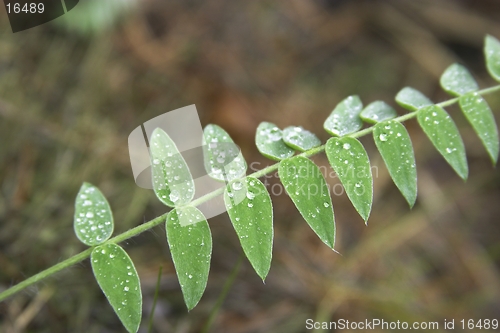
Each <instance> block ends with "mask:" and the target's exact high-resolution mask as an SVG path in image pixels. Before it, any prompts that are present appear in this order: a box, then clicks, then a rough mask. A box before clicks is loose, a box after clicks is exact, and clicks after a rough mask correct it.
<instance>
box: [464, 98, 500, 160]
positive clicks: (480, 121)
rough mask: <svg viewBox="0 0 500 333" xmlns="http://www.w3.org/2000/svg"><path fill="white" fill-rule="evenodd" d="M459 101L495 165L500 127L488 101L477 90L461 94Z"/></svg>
mask: <svg viewBox="0 0 500 333" xmlns="http://www.w3.org/2000/svg"><path fill="white" fill-rule="evenodd" d="M459 103H460V108H461V109H462V112H463V113H464V115H465V117H466V118H467V120H468V121H469V123H470V124H471V125H472V127H473V128H474V131H475V132H476V133H477V135H478V136H479V138H480V139H481V141H482V142H483V145H484V147H485V148H486V151H487V152H488V154H489V155H490V158H491V161H492V162H493V165H495V164H496V162H497V160H498V128H497V125H496V122H495V117H494V116H493V113H492V112H491V109H490V107H489V105H488V103H487V102H486V101H485V100H484V98H483V97H481V95H479V94H478V93H476V92H472V93H468V94H465V95H463V96H461V97H460V100H459Z"/></svg>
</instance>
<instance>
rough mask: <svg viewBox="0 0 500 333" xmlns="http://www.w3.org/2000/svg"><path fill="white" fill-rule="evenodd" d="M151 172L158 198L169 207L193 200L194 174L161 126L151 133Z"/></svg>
mask: <svg viewBox="0 0 500 333" xmlns="http://www.w3.org/2000/svg"><path fill="white" fill-rule="evenodd" d="M150 151H151V173H152V175H153V188H154V191H155V193H156V196H157V197H158V199H160V201H161V202H163V203H164V204H165V205H167V206H169V207H177V206H182V205H185V204H188V203H189V202H190V201H191V200H193V196H194V181H193V176H191V172H190V171H189V168H188V166H187V164H186V161H185V160H184V157H182V155H181V154H180V153H179V150H177V146H176V145H175V143H174V141H173V140H172V139H171V138H170V137H169V136H168V134H167V133H165V131H163V130H162V129H161V128H156V129H155V130H154V131H153V134H152V135H151V141H150Z"/></svg>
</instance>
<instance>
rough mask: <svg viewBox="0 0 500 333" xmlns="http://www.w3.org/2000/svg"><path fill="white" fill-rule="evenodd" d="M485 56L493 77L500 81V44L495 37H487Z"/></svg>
mask: <svg viewBox="0 0 500 333" xmlns="http://www.w3.org/2000/svg"><path fill="white" fill-rule="evenodd" d="M484 56H485V57H486V67H487V68H488V72H489V73H490V75H491V77H493V78H494V79H495V80H496V81H500V42H499V41H498V39H496V38H495V37H493V36H490V35H487V36H486V38H485V40H484Z"/></svg>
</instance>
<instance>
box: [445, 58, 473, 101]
mask: <svg viewBox="0 0 500 333" xmlns="http://www.w3.org/2000/svg"><path fill="white" fill-rule="evenodd" d="M439 82H440V83H441V87H442V88H443V89H444V91H446V92H447V93H449V94H451V95H453V96H460V95H463V94H466V93H468V92H471V91H476V90H478V89H479V87H478V85H477V83H476V80H474V78H473V77H472V75H471V74H470V72H469V71H468V70H467V68H465V67H464V66H462V65H459V64H453V65H451V66H450V67H448V68H447V69H446V70H445V71H444V73H443V75H441V79H440V81H439Z"/></svg>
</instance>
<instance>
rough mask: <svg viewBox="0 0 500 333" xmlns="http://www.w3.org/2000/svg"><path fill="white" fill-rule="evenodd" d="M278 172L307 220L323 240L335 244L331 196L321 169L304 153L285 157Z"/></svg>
mask: <svg viewBox="0 0 500 333" xmlns="http://www.w3.org/2000/svg"><path fill="white" fill-rule="evenodd" d="M278 174H279V177H280V179H281V182H282V183H283V185H284V187H285V190H286V192H287V193H288V195H289V196H290V198H291V199H292V201H293V203H294V204H295V206H296V207H297V209H298V210H299V212H300V214H301V215H302V217H303V218H304V220H305V221H306V222H307V223H308V224H309V226H310V227H311V229H312V230H313V231H314V232H315V233H316V234H317V235H318V237H319V238H320V239H321V241H322V242H323V243H325V244H326V245H328V246H329V247H330V248H332V249H333V247H334V245H335V219H334V215H333V206H332V199H331V197H330V189H329V188H328V186H327V184H326V181H325V178H324V177H323V174H322V173H321V170H320V169H319V168H318V167H317V166H316V164H314V163H313V162H312V161H311V160H309V159H308V158H306V157H304V156H295V157H292V158H290V159H286V160H284V161H282V162H281V163H280V165H279V169H278Z"/></svg>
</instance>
